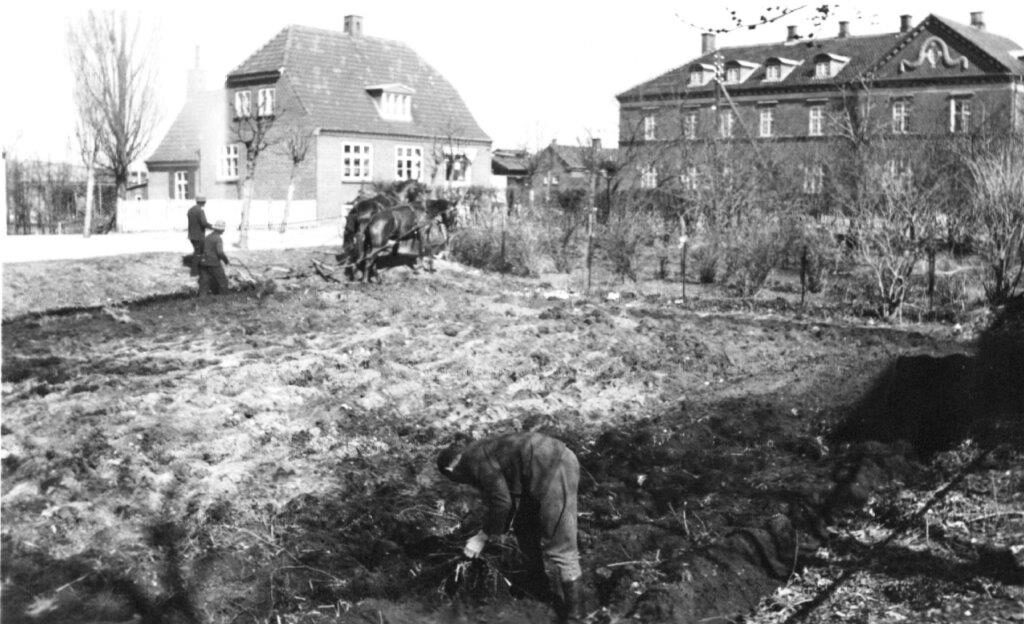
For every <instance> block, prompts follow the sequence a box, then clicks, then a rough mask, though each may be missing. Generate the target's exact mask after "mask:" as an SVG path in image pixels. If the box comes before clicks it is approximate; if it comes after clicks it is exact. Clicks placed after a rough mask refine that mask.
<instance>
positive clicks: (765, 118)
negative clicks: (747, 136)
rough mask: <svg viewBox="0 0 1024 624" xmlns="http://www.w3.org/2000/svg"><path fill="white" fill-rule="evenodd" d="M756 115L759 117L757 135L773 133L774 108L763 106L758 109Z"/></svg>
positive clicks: (766, 135) (762, 135)
mask: <svg viewBox="0 0 1024 624" xmlns="http://www.w3.org/2000/svg"><path fill="white" fill-rule="evenodd" d="M758 115H759V117H760V124H759V125H758V130H759V136H761V137H770V136H772V135H773V134H775V108H774V107H772V106H763V107H761V108H760V109H758Z"/></svg>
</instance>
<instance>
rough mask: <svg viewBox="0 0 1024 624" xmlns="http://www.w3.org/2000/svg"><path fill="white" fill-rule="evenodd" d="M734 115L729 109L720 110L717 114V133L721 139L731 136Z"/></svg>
mask: <svg viewBox="0 0 1024 624" xmlns="http://www.w3.org/2000/svg"><path fill="white" fill-rule="evenodd" d="M735 118H736V116H735V115H734V114H733V112H732V111H731V110H726V111H722V112H721V113H719V115H718V134H719V135H720V136H721V137H722V138H723V139H728V138H729V137H731V136H732V127H733V124H734V122H735V120H736V119H735Z"/></svg>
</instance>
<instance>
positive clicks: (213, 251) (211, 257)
mask: <svg viewBox="0 0 1024 624" xmlns="http://www.w3.org/2000/svg"><path fill="white" fill-rule="evenodd" d="M227 261H228V257H227V256H225V255H224V240H223V239H221V237H220V232H218V231H217V230H214V231H212V232H210V233H209V234H207V235H206V242H204V243H203V256H202V259H201V260H200V262H199V264H201V265H202V266H208V267H212V266H220V263H221V262H227Z"/></svg>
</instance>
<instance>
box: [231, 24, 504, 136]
mask: <svg viewBox="0 0 1024 624" xmlns="http://www.w3.org/2000/svg"><path fill="white" fill-rule="evenodd" d="M273 71H281V72H282V76H284V77H285V78H287V82H288V84H289V85H290V87H291V89H292V90H293V92H294V94H295V96H296V97H297V98H298V100H299V101H300V102H301V103H302V106H303V107H304V108H305V110H306V111H307V112H308V114H309V121H310V123H311V124H313V125H316V126H319V127H321V128H322V129H324V130H335V131H343V132H359V133H374V134H377V133H381V134H401V135H407V136H419V137H431V138H432V137H448V136H454V137H459V138H462V139H470V140H479V141H489V140H490V138H489V137H488V136H487V134H486V133H485V132H484V131H483V130H482V129H481V128H480V126H479V125H478V124H477V122H476V119H474V117H473V115H472V113H470V111H469V109H468V108H467V107H466V104H465V103H464V102H463V101H462V98H461V97H460V96H459V94H458V92H457V91H456V90H455V89H454V88H453V87H452V85H451V84H450V83H449V82H448V81H447V80H446V79H445V78H444V77H443V76H442V75H441V74H440V73H438V71H437V70H435V69H434V68H433V67H431V66H430V65H429V64H427V63H426V62H425V61H423V59H421V58H420V57H419V55H418V54H416V52H414V51H413V50H412V49H411V48H409V47H408V46H407V45H405V44H403V43H401V42H397V41H391V40H387V39H381V38H378V37H369V36H365V35H349V34H346V33H342V32H336V31H331V30H322V29H319V28H312V27H307V26H288V27H286V28H285V29H284V30H282V31H281V32H280V33H278V34H277V35H276V36H275V37H274V38H273V39H271V40H270V41H269V42H267V43H266V44H265V45H264V46H263V47H262V48H260V49H259V50H257V51H256V52H255V53H253V54H252V55H251V56H250V57H249V58H247V59H246V60H245V61H243V62H242V63H241V64H240V65H239V66H238V67H237V68H235V69H234V70H233V71H232V72H231V73H229V74H228V81H229V83H230V82H231V81H232V79H238V78H240V77H243V76H246V75H249V74H257V73H263V72H273ZM387 84H400V85H404V86H406V87H410V88H411V89H413V91H414V94H413V95H412V121H389V120H386V119H383V118H382V117H381V115H380V114H379V113H378V112H377V107H376V106H375V104H374V99H373V98H372V97H371V95H370V93H368V92H367V87H371V86H375V85H376V86H380V85H387Z"/></svg>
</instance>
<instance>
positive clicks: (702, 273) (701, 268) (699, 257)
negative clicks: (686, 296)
mask: <svg viewBox="0 0 1024 624" xmlns="http://www.w3.org/2000/svg"><path fill="white" fill-rule="evenodd" d="M721 253H722V249H721V248H720V247H719V245H718V243H717V241H705V242H704V243H703V244H700V245H697V246H696V247H694V248H693V250H692V251H691V252H690V261H691V264H692V265H693V266H694V267H696V269H697V281H699V282H700V283H701V284H714V283H715V279H716V278H717V277H718V262H719V257H720V255H721Z"/></svg>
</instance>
